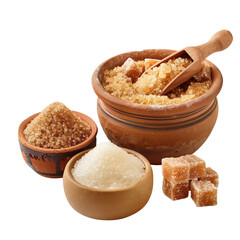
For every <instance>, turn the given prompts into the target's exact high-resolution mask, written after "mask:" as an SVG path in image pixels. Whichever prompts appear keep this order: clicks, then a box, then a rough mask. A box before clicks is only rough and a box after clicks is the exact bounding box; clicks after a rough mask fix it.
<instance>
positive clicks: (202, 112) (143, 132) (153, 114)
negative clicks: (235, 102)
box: [92, 49, 223, 164]
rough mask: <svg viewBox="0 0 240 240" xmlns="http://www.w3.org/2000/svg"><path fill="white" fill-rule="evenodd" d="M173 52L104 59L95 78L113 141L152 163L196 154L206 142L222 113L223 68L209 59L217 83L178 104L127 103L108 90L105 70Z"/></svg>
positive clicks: (100, 108)
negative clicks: (220, 69) (104, 76)
mask: <svg viewBox="0 0 240 240" xmlns="http://www.w3.org/2000/svg"><path fill="white" fill-rule="evenodd" d="M173 52H174V51H173V50H165V49H155V50H144V51H139V52H128V53H123V54H120V55H118V56H115V57H112V58H110V59H108V60H107V61H105V62H103V63H102V64H101V65H100V66H99V67H98V68H97V69H96V70H95V72H94V73H93V77H92V85H93V89H94V91H95V93H96V94H97V96H98V102H97V110H98V117H99V120H100V123H101V125H102V128H103V130H104V132H105V134H106V135H107V137H108V138H109V140H110V141H112V142H113V143H115V144H117V145H118V146H120V147H126V148H130V149H133V150H135V151H137V152H140V153H141V154H143V155H144V156H145V157H146V158H147V159H148V160H149V161H150V163H151V164H161V159H162V158H164V157H178V156H181V155H185V154H192V153H194V152H195V151H196V150H197V149H199V148H200V147H201V146H202V144H203V143H204V142H205V141H206V139H207V138H208V136H209V134H210V133H211V131H212V129H213V127H214V125H215V122H216V119H217V115H218V103H217V98H216V96H217V95H218V93H219V92H220V90H221V87H222V81H223V80H222V75H221V73H220V71H219V70H218V68H217V67H216V66H215V65H214V64H212V63H211V62H209V61H207V60H205V61H207V62H208V63H209V64H210V66H211V68H212V80H213V84H212V86H211V88H210V89H209V91H208V92H207V93H205V94H203V95H202V96H200V97H198V98H196V99H194V100H191V101H188V102H184V103H181V104H174V105H162V106H160V105H143V104H136V103H131V102H127V101H124V100H121V99H119V98H117V97H115V96H112V95H111V94H109V93H108V92H107V91H105V89H104V88H103V86H102V84H101V81H102V78H103V72H104V71H105V69H112V68H114V67H115V66H121V65H122V64H123V63H124V62H125V60H126V59H127V58H128V57H131V58H133V59H134V60H143V59H145V58H154V59H162V58H164V57H166V56H167V55H169V54H171V53H173Z"/></svg>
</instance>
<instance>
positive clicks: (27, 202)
mask: <svg viewBox="0 0 240 240" xmlns="http://www.w3.org/2000/svg"><path fill="white" fill-rule="evenodd" d="M237 3H238V1H237V0H236V1H234V0H228V1H221V0H218V1H209V0H208V1H204V0H201V1H186V0H181V1H173V0H172V1H167V0H166V1H160V0H158V1H152V0H148V1H140V0H138V1H130V0H128V1H104V0H101V1H70V0H68V1H61V0H58V1H52V0H46V1H45V0H41V1H34V0H30V1H25V0H22V1H19V0H18V1H11V0H6V1H4V0H2V1H0V83H1V85H0V98H1V99H0V100H1V101H0V104H1V117H0V121H1V124H0V129H1V132H0V136H1V137H0V149H1V165H0V168H1V171H0V194H1V195H0V201H1V202H0V220H1V224H0V238H1V239H25V240H27V239H76V238H77V239H146V238H147V239H150V238H151V239H175V238H177V239H203V238H204V239H211V238H214V239H218V238H219V237H222V238H227V239H239V237H240V233H239V219H238V218H237V219H236V220H234V215H236V216H239V213H240V211H239V210H240V208H239V168H240V159H239V134H240V130H239V120H240V119H239V114H238V112H239V88H240V80H239V69H240V67H239V51H240V46H239V45H240V44H239V43H240V33H239V22H240V14H239V7H238V6H237ZM221 29H229V30H230V31H231V32H232V33H233V36H234V41H233V43H232V45H231V46H230V48H229V49H227V50H225V51H224V52H220V53H216V54H214V55H212V56H210V57H209V58H208V59H209V60H210V61H212V62H213V63H214V64H216V65H217V67H218V68H219V69H220V71H221V72H222V74H223V78H224V85H223V88H222V91H221V93H220V94H219V96H218V100H219V110H220V111H219V116H218V120H217V123H216V125H215V128H214V129H213V132H212V134H211V135H210V137H209V138H208V140H207V141H206V142H205V144H204V145H203V146H202V147H201V148H200V149H199V150H198V151H197V152H196V154H197V155H198V156H199V157H201V158H203V159H204V160H205V161H206V162H207V165H208V166H211V167H212V168H213V169H215V170H217V171H218V173H219V176H220V185H219V189H218V205H217V206H215V207H206V208H197V207H195V204H194V203H193V201H192V200H191V198H188V199H185V200H179V201H171V200H170V199H168V198H167V197H165V195H164V194H163V193H162V190H161V184H162V174H161V166H153V172H154V188H153V193H152V196H151V198H150V200H149V202H148V204H147V205H146V206H145V207H144V208H143V209H142V210H141V211H139V212H138V213H136V214H134V215H132V216H130V217H128V218H125V219H121V220H115V221H100V220H94V219H90V218H87V217H84V216H82V215H80V214H78V213H77V212H75V211H74V210H73V209H72V208H71V207H70V205H69V204H68V202H67V200H66V198H65V195H64V191H63V186H62V179H48V178H44V177H41V176H39V175H37V174H36V173H35V172H33V171H32V170H31V169H30V168H29V167H28V166H27V165H26V164H25V162H24V161H23V159H22V156H21V153H20V150H19V146H18V139H17V130H18V126H19V124H20V123H21V121H22V120H24V119H25V118H27V117H28V116H30V115H32V114H34V113H36V112H39V111H41V110H43V109H44V108H45V107H46V106H47V105H49V104H50V103H52V102H54V101H61V102H63V103H64V104H65V105H66V106H68V107H69V108H70V109H72V110H77V111H80V112H83V113H85V114H87V115H89V116H90V117H92V118H93V119H94V120H95V121H96V123H97V125H98V128H99V132H98V136H97V139H98V142H102V141H107V138H106V137H105V135H104V133H103V131H102V128H101V126H100V124H99V121H98V117H97V113H96V100H97V98H96V95H95V94H94V92H93V90H92V86H91V76H92V73H93V71H94V69H95V68H96V67H97V66H98V65H99V64H100V63H101V62H103V61H104V60H106V59H107V58H110V57H112V56H114V55H116V54H120V53H122V52H127V51H132V50H143V49H148V48H167V49H181V48H183V47H186V46H192V45H199V44H202V43H204V42H206V41H207V40H209V38H210V37H211V36H212V35H213V34H214V33H215V32H217V31H219V30H221Z"/></svg>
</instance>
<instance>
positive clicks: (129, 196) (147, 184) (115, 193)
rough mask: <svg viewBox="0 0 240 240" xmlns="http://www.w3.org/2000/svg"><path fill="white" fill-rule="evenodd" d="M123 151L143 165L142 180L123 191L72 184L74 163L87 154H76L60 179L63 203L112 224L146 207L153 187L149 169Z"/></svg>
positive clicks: (141, 158)
mask: <svg viewBox="0 0 240 240" xmlns="http://www.w3.org/2000/svg"><path fill="white" fill-rule="evenodd" d="M124 150H126V151H127V152H128V153H130V154H133V155H135V156H136V157H138V158H139V159H140V160H141V161H142V162H143V163H144V165H145V174H144V175H143V177H142V178H141V179H140V180H139V181H138V182H136V183H135V184H133V185H130V186H128V187H125V188H120V189H111V190H100V189H94V188H90V187H87V186H84V185H82V184H80V183H78V182H77V181H75V179H74V178H73V176H72V172H71V170H72V168H73V166H74V164H75V163H76V161H77V160H79V159H80V158H81V157H82V156H83V155H84V154H85V153H87V152H88V151H89V150H86V151H84V152H81V153H79V154H77V155H76V156H74V157H73V158H72V159H71V160H70V161H69V162H68V164H67V166H66V168H65V171H64V175H63V186H64V191H65V194H66V197H67V200H68V202H69V203H70V205H71V206H72V207H73V209H75V210H76V211H77V212H79V213H81V214H83V215H85V216H87V217H91V218H95V219H104V220H113V219H120V218H124V217H128V216H130V215H132V214H134V213H136V212H138V211H139V210H140V209H142V208H143V207H144V206H145V205H146V203H147V202H148V200H149V198H150V196H151V193H152V187H153V173H152V168H151V165H150V164H149V162H148V160H147V159H146V158H145V157H143V156H142V155H141V154H139V153H137V152H135V151H132V150H129V149H124Z"/></svg>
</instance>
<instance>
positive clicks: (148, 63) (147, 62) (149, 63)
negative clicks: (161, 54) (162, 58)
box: [145, 58, 159, 70]
mask: <svg viewBox="0 0 240 240" xmlns="http://www.w3.org/2000/svg"><path fill="white" fill-rule="evenodd" d="M157 62H159V60H158V59H151V58H146V59H145V70H146V69H148V68H150V67H151V66H153V65H154V64H155V63H157Z"/></svg>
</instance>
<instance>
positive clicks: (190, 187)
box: [188, 178, 198, 191]
mask: <svg viewBox="0 0 240 240" xmlns="http://www.w3.org/2000/svg"><path fill="white" fill-rule="evenodd" d="M194 180H195V181H197V180H198V178H194V179H191V180H189V181H188V182H189V188H188V190H189V191H190V190H191V182H192V181H194Z"/></svg>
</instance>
